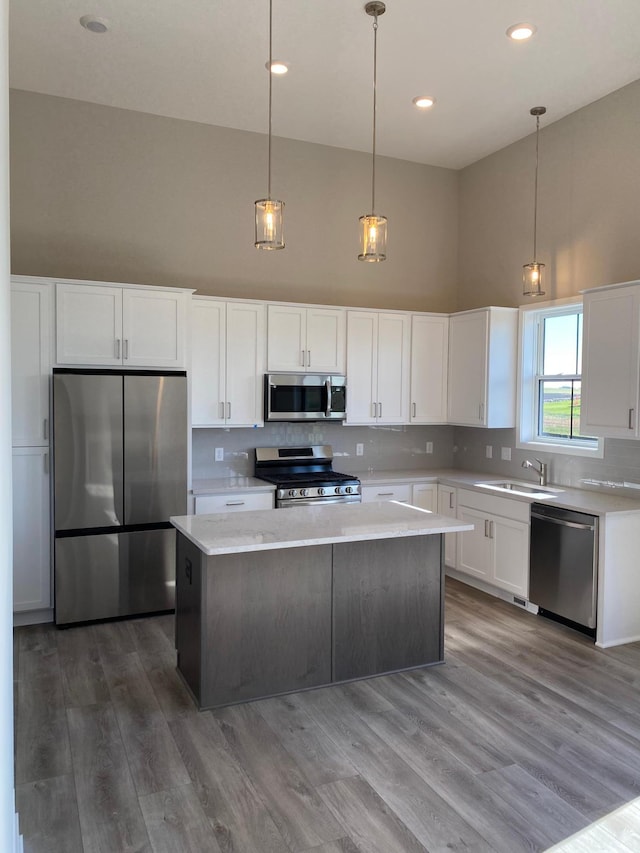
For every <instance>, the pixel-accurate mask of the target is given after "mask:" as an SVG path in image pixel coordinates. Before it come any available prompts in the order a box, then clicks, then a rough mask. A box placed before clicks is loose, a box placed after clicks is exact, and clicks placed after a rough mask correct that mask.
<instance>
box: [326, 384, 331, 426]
mask: <svg viewBox="0 0 640 853" xmlns="http://www.w3.org/2000/svg"><path fill="white" fill-rule="evenodd" d="M324 390H325V392H326V394H327V406H326V408H325V410H324V414H325V417H327V418H330V417H331V379H325V381H324Z"/></svg>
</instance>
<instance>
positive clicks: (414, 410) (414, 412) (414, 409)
mask: <svg viewBox="0 0 640 853" xmlns="http://www.w3.org/2000/svg"><path fill="white" fill-rule="evenodd" d="M415 416H416V404H415V403H414V404H413V417H414V418H415Z"/></svg>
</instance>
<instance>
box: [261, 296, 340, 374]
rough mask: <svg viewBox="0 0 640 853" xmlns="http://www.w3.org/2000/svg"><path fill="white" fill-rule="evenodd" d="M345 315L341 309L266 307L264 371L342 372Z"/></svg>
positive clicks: (290, 306)
mask: <svg viewBox="0 0 640 853" xmlns="http://www.w3.org/2000/svg"><path fill="white" fill-rule="evenodd" d="M345 314H346V312H345V311H344V310H343V309H341V308H316V307H314V306H309V307H304V306H299V305H269V306H268V325H267V329H268V332H267V335H268V341H267V370H268V371H269V372H275V371H280V370H281V371H304V372H308V373H338V374H341V373H344V368H345V325H346V324H345Z"/></svg>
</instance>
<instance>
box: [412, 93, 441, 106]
mask: <svg viewBox="0 0 640 853" xmlns="http://www.w3.org/2000/svg"><path fill="white" fill-rule="evenodd" d="M435 102H436V99H435V98H432V97H431V95H419V96H418V97H417V98H414V99H413V100H412V101H411V103H412V104H414V105H415V106H416V107H418V108H419V109H421V110H428V109H429V107H432V106H433V105H434V104H435Z"/></svg>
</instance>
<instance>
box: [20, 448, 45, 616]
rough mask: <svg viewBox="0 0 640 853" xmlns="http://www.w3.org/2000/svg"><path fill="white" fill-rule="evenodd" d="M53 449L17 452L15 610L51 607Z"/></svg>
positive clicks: (24, 449) (27, 449)
mask: <svg viewBox="0 0 640 853" xmlns="http://www.w3.org/2000/svg"><path fill="white" fill-rule="evenodd" d="M50 505H51V499H50V492H49V448H48V447H15V448H14V449H13V609H14V611H29V610H44V609H46V608H49V607H51V521H50Z"/></svg>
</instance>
